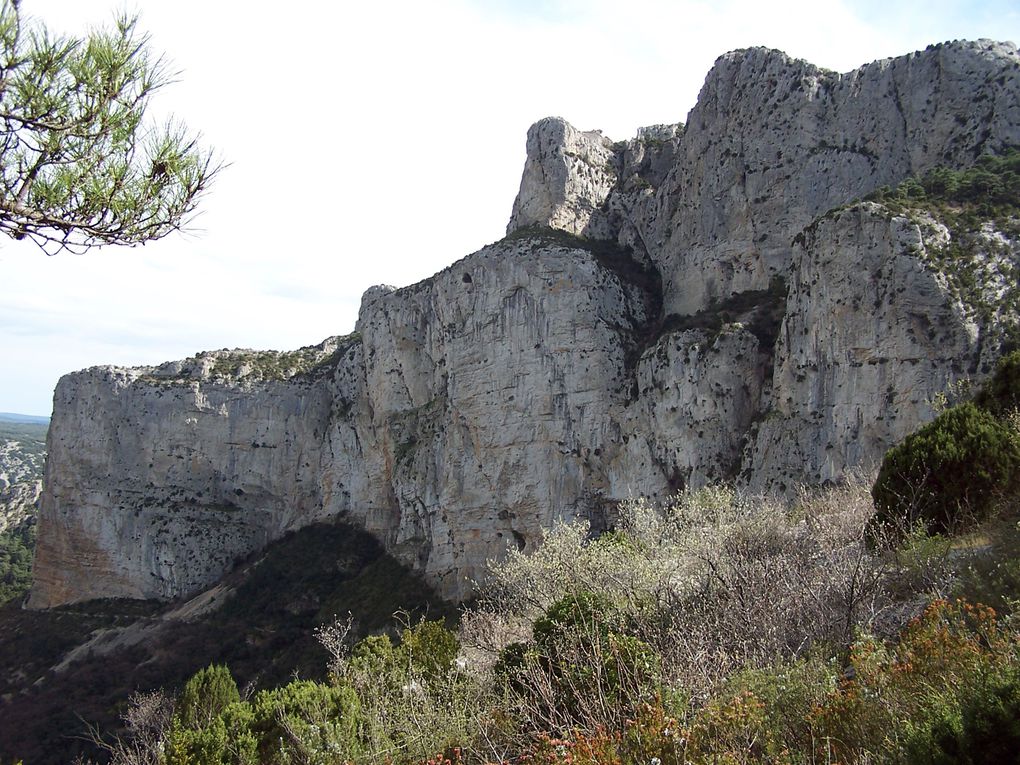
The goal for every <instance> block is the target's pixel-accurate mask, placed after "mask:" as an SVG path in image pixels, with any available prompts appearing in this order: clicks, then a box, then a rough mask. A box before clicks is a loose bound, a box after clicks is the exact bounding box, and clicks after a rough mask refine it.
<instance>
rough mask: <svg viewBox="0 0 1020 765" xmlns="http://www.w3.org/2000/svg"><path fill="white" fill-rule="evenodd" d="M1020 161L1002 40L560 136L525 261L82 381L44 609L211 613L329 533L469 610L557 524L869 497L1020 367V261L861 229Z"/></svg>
mask: <svg viewBox="0 0 1020 765" xmlns="http://www.w3.org/2000/svg"><path fill="white" fill-rule="evenodd" d="M1017 145H1020V54H1018V51H1017V49H1016V48H1015V47H1014V46H1012V45H1008V44H1000V43H993V42H988V41H978V42H956V43H947V44H944V45H939V46H932V47H930V48H929V49H927V50H925V51H921V52H918V53H913V54H909V55H906V56H902V57H899V58H895V59H888V60H884V61H879V62H875V63H872V64H868V65H866V66H864V67H861V68H860V69H857V70H855V71H853V72H849V73H847V74H837V73H834V72H828V71H825V70H821V69H819V68H817V67H814V66H812V65H811V64H808V63H807V62H804V61H798V60H793V59H791V58H789V57H788V56H786V55H785V54H783V53H781V52H778V51H774V50H765V49H750V50H744V51H737V52H734V53H730V54H727V55H725V56H723V57H721V58H720V59H719V60H718V61H717V62H716V65H715V66H714V67H713V69H712V71H711V72H709V74H708V77H707V79H706V82H705V85H704V87H703V89H702V91H701V94H700V96H699V99H698V103H697V105H696V106H695V108H694V109H693V110H692V112H691V113H690V115H689V116H688V119H687V121H686V123H684V124H677V125H666V126H655V127H652V128H646V129H644V130H642V131H640V132H639V134H638V136H637V137H636V138H635V139H633V140H630V141H624V142H617V143H614V142H612V141H611V140H610V139H608V138H606V137H604V136H602V135H601V134H599V133H597V132H587V133H586V132H581V131H578V130H576V129H575V128H573V127H572V126H570V125H568V124H567V123H566V122H564V121H563V120H561V119H558V118H549V119H545V120H542V121H541V122H539V123H537V124H536V125H535V126H533V127H532V129H531V130H530V131H529V134H528V138H527V152H528V156H527V160H526V163H525V169H524V175H523V178H522V182H521V190H520V194H519V195H518V198H517V201H516V202H515V204H514V207H513V210H512V213H511V220H510V225H509V227H508V235H507V237H506V238H505V239H503V240H501V241H499V242H496V243H494V244H491V245H489V246H487V247H484V248H482V249H481V250H479V251H478V252H476V253H473V254H471V255H469V256H467V257H466V258H464V259H462V260H460V261H458V262H456V263H454V264H453V265H452V266H450V267H449V268H447V269H445V270H444V271H442V272H440V273H438V274H436V275H435V276H434V277H432V278H430V279H427V280H425V281H423V282H420V283H419V284H416V285H412V286H410V287H406V288H403V289H393V288H390V287H375V288H372V289H371V290H369V291H368V292H367V293H366V294H365V296H364V298H363V301H362V306H361V311H360V315H359V318H358V322H357V326H356V328H355V332H354V333H353V334H351V335H347V336H345V337H342V338H333V339H330V340H328V341H326V342H325V343H323V344H321V345H320V346H314V347H309V348H306V349H302V350H300V351H296V352H292V353H276V352H255V351H217V352H211V353H205V354H199V355H198V356H196V357H193V358H192V359H188V360H186V361H183V362H174V363H168V364H164V365H162V366H159V367H142V368H135V369H123V368H113V367H98V368H93V369H89V370H85V371H83V372H78V373H75V374H71V375H68V376H66V377H65V378H63V379H62V380H61V382H60V384H59V385H58V388H57V391H56V396H55V409H54V418H53V423H52V426H51V433H50V456H49V461H48V463H47V468H46V478H45V486H46V490H45V492H44V494H43V498H42V502H41V517H40V529H39V547H38V557H37V561H36V572H35V584H34V587H33V591H32V596H31V600H30V605H31V606H33V607H37V608H45V607H51V606H55V605H59V604H64V603H71V602H75V601H79V600H85V599H89V598H95V597H128V598H161V599H170V598H176V597H180V596H184V595H189V594H193V593H195V592H197V591H199V590H201V589H202V588H204V587H206V586H208V585H210V584H212V583H214V582H215V581H216V580H217V579H218V578H219V577H220V576H221V575H222V574H223V573H224V572H225V571H227V570H228V569H229V568H230V567H231V565H232V564H233V563H234V561H235V560H237V559H239V558H241V557H243V556H245V555H246V554H248V553H250V552H252V551H254V550H257V549H259V548H261V547H263V546H264V545H266V544H267V543H268V542H269V541H270V540H273V539H276V538H279V537H280V536H282V535H283V534H284V533H285V532H286V531H288V530H290V529H295V528H300V527H302V526H305V525H308V524H309V523H312V522H314V521H316V520H319V519H323V518H332V517H340V518H345V519H348V520H351V521H353V522H355V523H356V524H357V525H359V526H361V527H363V528H365V529H367V530H368V531H370V532H371V533H372V534H374V535H375V536H376V537H377V538H378V539H380V540H381V541H382V543H383V545H384V546H385V547H386V549H387V550H389V551H390V552H392V553H393V554H395V555H396V556H397V557H398V558H399V559H400V560H402V561H404V562H405V563H406V564H408V565H409V566H411V567H412V568H413V569H415V570H416V571H418V572H420V573H422V574H424V576H425V577H426V578H427V579H428V580H429V582H430V583H432V584H433V585H435V586H436V587H437V589H438V590H439V591H440V592H441V593H442V594H443V595H445V596H447V597H450V598H462V597H465V596H467V595H469V594H470V592H471V591H472V587H473V581H476V580H478V579H479V578H480V577H482V576H484V573H485V561H486V559H488V558H491V557H495V556H499V555H500V554H501V553H503V551H505V550H506V549H507V548H508V547H509V546H516V547H518V548H522V549H525V550H527V549H532V548H533V547H534V546H535V545H537V544H538V543H539V541H540V540H541V536H542V532H543V529H546V528H548V526H549V525H550V524H551V522H552V521H553V520H554V519H555V518H558V517H566V518H570V517H585V518H589V519H591V520H592V521H593V523H594V524H595V525H596V526H599V525H605V524H607V523H610V522H611V521H612V517H613V511H614V508H615V507H616V505H617V503H618V502H619V501H620V500H622V499H624V498H627V497H630V496H635V495H638V494H645V495H650V496H661V495H664V494H667V493H670V492H673V491H676V490H678V489H681V488H684V487H693V486H700V485H703V484H705V483H707V482H711V481H717V480H735V481H737V482H739V483H741V484H742V485H744V486H747V487H750V488H753V489H756V490H759V489H760V490H775V491H780V492H783V491H790V490H792V488H793V487H794V486H795V485H796V484H799V483H808V484H820V483H824V482H827V481H832V480H835V479H838V478H839V477H840V476H842V475H844V474H845V473H846V472H847V471H848V470H853V469H868V468H869V467H871V466H872V465H873V464H874V463H875V462H876V461H877V460H878V459H879V458H880V457H881V455H882V454H883V452H884V451H885V450H886V449H887V448H888V447H889V446H890V445H891V444H892V443H894V442H896V441H897V440H899V439H900V438H902V437H903V436H904V435H905V434H907V433H909V432H911V431H912V430H914V429H915V428H916V427H917V426H918V425H919V424H920V423H922V422H924V421H926V420H928V419H930V418H931V417H932V415H933V412H932V407H931V403H930V401H931V400H932V399H933V397H934V396H935V395H936V394H938V393H939V392H940V391H942V390H943V389H944V388H945V387H946V385H947V384H949V383H950V382H952V381H954V380H957V379H961V378H963V377H968V376H970V377H981V376H982V375H983V374H985V373H986V372H987V371H988V370H989V369H990V365H991V363H992V362H993V361H994V359H995V358H996V357H997V356H998V355H999V354H1000V352H1001V350H1002V349H1003V348H1004V347H1006V346H1008V345H1009V344H1010V343H1011V342H1013V341H1012V336H1013V329H1015V326H1016V323H1017V318H1018V317H1017V313H1016V309H1015V307H1016V301H1015V300H1014V295H1013V290H1014V289H1015V277H1014V276H1013V274H1014V273H1015V271H1014V269H1015V267H1016V266H1017V261H1018V259H1020V250H1018V247H1020V244H1018V241H1020V239H1018V236H1017V225H1016V220H1015V218H1010V217H1009V216H1006V217H1005V218H1003V217H1002V216H997V215H993V214H989V215H987V216H984V217H983V218H981V219H980V220H970V219H968V220H962V219H957V218H954V217H953V216H952V215H951V214H950V213H949V212H947V211H946V210H944V209H931V210H926V209H923V205H922V206H915V207H912V208H910V209H904V208H902V207H897V206H895V205H890V204H887V203H883V202H882V201H880V200H879V201H861V200H862V198H863V197H865V196H867V195H869V194H871V193H872V192H874V191H876V189H880V188H881V187H883V186H888V185H895V184H897V183H899V182H900V181H903V180H904V179H906V178H908V177H911V176H918V175H921V174H924V173H925V172H927V171H930V170H932V169H933V168H936V167H939V166H945V167H950V168H963V167H967V166H970V165H972V164H973V163H974V162H975V160H976V159H977V158H978V157H980V156H982V155H987V154H997V153H1001V152H1002V151H1004V150H1005V149H1007V148H1009V147H1012V146H1017ZM975 275H979V276H980V277H981V278H980V280H978V279H977V278H976V276H975ZM964 277H966V278H964ZM974 284H979V285H981V286H980V287H978V288H974V286H973V285H974Z"/></svg>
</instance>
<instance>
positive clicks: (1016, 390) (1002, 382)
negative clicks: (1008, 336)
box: [974, 351, 1020, 416]
mask: <svg viewBox="0 0 1020 765" xmlns="http://www.w3.org/2000/svg"><path fill="white" fill-rule="evenodd" d="M974 403H975V404H977V405H978V406H979V407H981V408H982V409H984V410H986V411H988V412H990V413H992V414H995V415H1000V416H1001V415H1004V414H1008V413H1009V412H1012V411H1013V410H1014V409H1018V408H1020V351H1013V352H1012V353H1009V354H1006V355H1005V356H1003V357H1002V358H1001V359H999V364H998V366H997V367H996V370H995V374H994V375H992V377H991V378H990V379H989V380H988V381H987V382H985V384H984V385H983V386H981V390H980V391H979V392H978V394H977V396H975V397H974Z"/></svg>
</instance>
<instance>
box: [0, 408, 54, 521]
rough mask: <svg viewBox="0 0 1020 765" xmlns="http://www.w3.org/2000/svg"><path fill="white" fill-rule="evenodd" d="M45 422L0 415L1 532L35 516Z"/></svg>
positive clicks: (44, 441) (40, 484)
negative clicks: (14, 418) (27, 420)
mask: <svg viewBox="0 0 1020 765" xmlns="http://www.w3.org/2000/svg"><path fill="white" fill-rule="evenodd" d="M46 429H47V425H45V424H39V423H25V422H15V421H13V419H12V418H8V417H5V416H3V415H0V534H3V533H5V532H6V531H9V530H11V529H14V528H15V527H17V526H19V525H21V524H22V523H24V522H25V520H26V519H27V518H28V517H30V516H34V515H35V512H36V503H37V502H38V500H39V495H40V494H41V493H42V481H41V478H42V474H43V464H44V463H45V461H46Z"/></svg>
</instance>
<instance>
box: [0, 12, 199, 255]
mask: <svg viewBox="0 0 1020 765" xmlns="http://www.w3.org/2000/svg"><path fill="white" fill-rule="evenodd" d="M148 42H149V41H148V38H147V37H146V36H145V35H141V34H139V33H138V31H137V28H136V20H135V19H134V18H131V17H128V16H121V17H119V18H118V19H117V20H116V23H115V25H114V27H113V29H111V30H102V31H97V32H93V33H91V34H89V35H88V36H87V37H82V38H66V37H60V36H55V35H52V34H51V33H50V32H48V31H47V30H46V29H45V27H43V26H42V25H40V24H36V23H32V22H30V21H29V20H27V19H26V18H25V17H24V15H23V14H22V12H21V8H20V0H0V230H2V231H3V232H4V233H6V234H7V235H8V236H11V237H13V238H15V239H24V238H28V239H31V240H33V241H35V242H36V243H37V244H39V245H40V246H41V247H42V248H43V249H44V250H45V251H46V252H48V253H51V254H52V253H54V252H57V251H60V250H62V249H71V250H75V251H81V250H85V249H88V248H90V247H93V246H96V245H103V244H126V245H135V244H141V243H144V242H147V241H151V240H154V239H159V238H161V237H163V236H165V235H167V234H169V233H170V232H172V231H175V230H178V229H180V228H181V227H182V226H183V225H184V224H185V223H186V222H187V221H188V219H189V217H190V215H191V214H192V213H193V211H194V210H195V206H196V204H197V202H198V200H199V198H200V197H201V196H202V194H203V192H204V191H205V190H206V189H207V187H208V185H209V183H210V181H211V180H212V178H213V177H214V176H215V175H216V172H217V170H218V167H217V165H215V164H214V162H213V160H212V157H211V155H210V153H209V152H208V151H206V150H203V149H202V148H200V147H199V146H198V143H197V139H196V138H195V136H193V135H192V134H190V133H189V132H188V131H187V130H186V129H185V128H184V127H182V126H179V125H173V124H168V125H166V126H164V127H162V128H159V127H156V126H154V125H152V124H151V123H150V121H148V120H146V119H145V113H146V108H147V106H148V103H149V99H150V98H151V97H152V95H153V94H154V93H155V92H156V91H157V90H159V89H160V88H161V87H163V86H165V85H166V84H168V83H169V82H170V79H171V73H170V72H168V70H167V66H166V64H165V62H164V61H163V60H162V59H160V58H158V57H156V58H154V57H153V56H152V54H151V53H150V51H149V45H148Z"/></svg>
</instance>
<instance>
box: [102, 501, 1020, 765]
mask: <svg viewBox="0 0 1020 765" xmlns="http://www.w3.org/2000/svg"><path fill="white" fill-rule="evenodd" d="M872 512H873V509H872V505H871V501H870V496H869V493H868V490H867V487H865V486H863V485H860V484H848V485H846V486H842V487H838V488H835V489H832V490H830V491H829V492H828V493H826V494H823V495H815V496H804V497H802V498H801V499H800V500H799V501H798V502H796V503H795V505H794V507H793V508H792V509H790V508H788V507H785V506H782V505H779V504H777V503H772V502H769V501H764V500H761V499H749V498H743V497H740V496H738V495H736V494H735V493H733V492H731V491H728V490H725V489H720V488H710V489H705V490H702V491H700V492H696V493H687V494H684V495H681V496H680V497H679V498H677V500H676V501H674V502H672V503H670V504H668V505H666V506H664V507H654V506H652V505H650V504H648V503H645V502H632V503H629V504H627V505H625V506H624V507H623V508H621V521H620V524H619V527H618V528H617V530H616V531H614V532H611V533H609V534H605V535H603V536H602V537H600V538H598V539H591V538H590V537H589V535H588V532H587V528H586V527H585V526H584V525H582V524H566V525H559V526H557V527H555V528H554V529H552V530H550V531H549V532H548V534H547V536H546V539H545V542H544V544H543V545H542V546H541V547H540V548H539V549H538V550H537V551H536V552H535V553H534V554H532V555H523V554H518V553H516V552H514V553H511V554H510V555H509V556H508V557H507V558H506V559H505V560H504V561H502V562H500V563H498V564H494V566H493V571H492V574H493V576H492V585H491V587H489V588H488V589H487V590H486V592H485V593H484V595H483V597H482V598H481V599H480V601H479V602H478V603H477V604H475V605H474V606H473V607H472V608H470V609H469V610H467V611H466V612H465V613H464V614H463V615H462V620H461V627H460V630H459V633H457V634H454V633H453V632H451V631H449V630H447V629H446V628H445V627H444V626H443V625H442V624H441V623H439V622H428V621H421V622H418V623H416V624H413V625H408V626H407V627H406V628H405V629H404V630H403V633H402V635H401V636H400V639H399V640H398V641H396V642H394V641H393V640H391V639H390V638H389V637H387V636H385V635H373V636H370V637H367V638H364V639H362V640H360V641H359V642H357V643H355V644H353V645H350V644H349V641H348V640H347V638H348V635H349V634H350V624H349V622H345V621H343V620H341V621H338V622H336V623H335V624H334V625H332V626H329V627H327V628H325V629H323V630H321V631H320V634H319V637H320V641H321V643H322V645H323V646H324V647H325V648H326V651H327V654H328V663H329V669H330V673H329V680H328V681H326V682H320V683H316V682H310V681H303V680H295V681H293V682H291V683H289V684H287V685H285V686H282V687H280V688H276V689H270V690H265V691H259V692H257V693H249V694H247V695H244V694H239V693H238V692H237V689H236V686H234V685H233V681H232V679H230V676H229V672H228V670H227V669H226V668H224V667H211V668H209V669H207V670H204V671H203V672H202V673H199V674H198V675H196V676H195V677H194V678H193V679H192V681H190V682H189V683H188V684H187V685H186V686H185V688H184V689H183V691H182V692H181V694H180V697H179V698H178V700H177V702H176V705H175V706H174V705H173V704H171V703H169V702H168V701H167V699H166V697H160V696H159V695H158V694H157V695H155V696H152V695H149V696H140V697H137V698H136V699H135V703H134V704H133V705H132V706H131V708H130V709H129V714H134V715H135V717H134V722H133V723H132V725H131V730H132V731H133V733H129V734H128V735H127V736H126V737H125V739H124V740H123V741H120V742H117V743H115V744H114V745H112V746H111V747H110V748H111V750H112V755H113V757H112V759H113V762H114V763H121V764H124V765H126V764H127V763H140V762H148V763H153V765H184V764H185V763H187V764H189V765H227V764H229V765H254V764H255V763H273V764H274V765H275V764H279V765H291V764H292V763H295V764H296V763H323V764H325V763H345V762H352V763H383V762H391V763H425V762H428V763H438V764H439V765H443V763H445V762H446V761H449V762H450V763H455V762H464V763H482V762H489V763H495V762H517V763H562V765H567V763H607V764H612V763H618V764H619V765H632V764H633V765H637V764H638V763H643V764H645V765H647V763H650V762H655V761H656V760H657V761H658V762H659V763H660V765H670V764H671V763H752V762H756V763H765V762H769V763H815V762H842V763H851V762H858V763H865V762H867V763H877V762H896V763H922V762H968V761H969V760H968V759H967V757H975V756H977V755H976V754H975V753H982V754H981V759H980V761H982V762H991V761H999V762H1009V761H1011V760H1009V759H1008V757H1009V756H1012V755H1011V754H1010V753H1013V752H1017V751H1020V732H1018V730H1017V725H1016V719H1017V717H1016V714H1017V711H1018V709H1020V630H1018V629H1017V624H1016V621H1015V619H1014V618H1013V617H1012V616H1008V615H1007V616H1000V615H998V614H996V613H995V612H994V611H992V609H990V608H988V607H985V606H979V605H976V604H970V603H969V602H963V601H955V600H952V599H944V598H943V599H939V598H938V597H937V596H940V595H943V596H944V595H948V594H950V593H951V592H952V591H953V589H954V588H955V587H958V586H959V584H958V582H960V581H962V580H961V579H960V577H959V575H958V573H957V574H952V573H949V572H948V570H947V568H946V562H947V561H946V558H947V554H946V552H945V548H942V547H940V545H941V543H942V538H939V537H926V536H924V535H923V534H921V532H916V533H915V534H914V535H913V536H912V537H911V538H910V539H909V540H907V542H905V543H902V544H901V546H900V547H899V548H892V547H888V546H885V545H883V544H882V542H881V540H876V539H874V537H873V536H872V535H870V534H869V520H870V517H871V514H872ZM1010 523H1011V524H1012V526H1015V519H1014V520H1013V521H1011V522H1010ZM1014 531H1015V529H1014ZM939 550H942V552H941V553H940V552H939ZM935 559H937V560H935ZM973 576H974V577H975V579H974V581H977V580H980V579H981V576H979V575H978V574H977V573H974V574H973ZM981 581H987V579H984V580H981ZM931 598H935V599H934V600H933V601H932V602H931V604H930V605H928V606H927V607H924V605H923V604H924V602H926V601H927V600H929V599H931ZM1011 603H1012V601H1011V600H1010V598H1009V596H1007V605H1008V604H1011ZM324 659H325V657H324ZM160 699H162V701H160ZM144 709H149V710H150V711H151V710H156V712H158V713H152V714H149V715H148V717H146V715H144V714H140V713H139V712H138V711H137V710H144ZM143 719H144V720H147V722H144V724H142V723H141V722H140V720H143ZM153 730H155V731H158V733H157V734H156V735H153V734H152V733H151V731H153ZM145 731H149V733H145ZM138 741H143V742H144V741H148V742H150V744H151V746H149V748H148V749H147V750H146V751H148V752H149V755H147V756H146V757H142V756H141V755H140V754H139V751H140V750H139V747H138V746H137V745H135V744H133V743H132V742H138ZM142 749H144V747H142ZM997 751H998V752H1002V753H1003V755H1002V756H1003V757H1005V758H1006V759H999V760H995V759H994V756H995V754H994V753H995V752H997ZM989 758H992V759H989Z"/></svg>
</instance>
